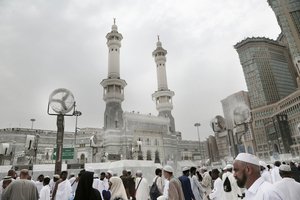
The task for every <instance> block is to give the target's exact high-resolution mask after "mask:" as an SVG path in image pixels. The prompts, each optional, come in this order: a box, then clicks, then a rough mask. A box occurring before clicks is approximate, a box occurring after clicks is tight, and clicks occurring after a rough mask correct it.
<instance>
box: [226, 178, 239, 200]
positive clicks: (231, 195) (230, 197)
mask: <svg viewBox="0 0 300 200" xmlns="http://www.w3.org/2000/svg"><path fill="white" fill-rule="evenodd" d="M226 177H228V179H229V181H230V186H231V192H225V191H224V187H223V185H224V182H225V179H226ZM222 192H223V198H224V200H237V199H240V198H238V195H240V196H241V195H242V192H241V189H240V188H239V186H238V185H237V183H236V179H235V178H234V176H233V174H232V173H231V172H226V173H224V174H223V176H222Z"/></svg>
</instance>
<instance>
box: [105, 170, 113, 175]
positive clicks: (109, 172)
mask: <svg viewBox="0 0 300 200" xmlns="http://www.w3.org/2000/svg"><path fill="white" fill-rule="evenodd" d="M106 173H107V174H110V175H113V174H114V173H113V171H111V170H107V172H106Z"/></svg>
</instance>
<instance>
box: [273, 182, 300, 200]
mask: <svg viewBox="0 0 300 200" xmlns="http://www.w3.org/2000/svg"><path fill="white" fill-rule="evenodd" d="M274 187H275V188H276V190H279V191H280V192H281V193H283V195H284V196H285V197H284V199H288V200H298V199H299V198H300V183H298V182H296V181H295V180H294V179H293V178H283V179H282V180H281V181H278V182H276V183H274Z"/></svg>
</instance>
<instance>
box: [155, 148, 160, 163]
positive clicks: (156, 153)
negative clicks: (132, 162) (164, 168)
mask: <svg viewBox="0 0 300 200" xmlns="http://www.w3.org/2000/svg"><path fill="white" fill-rule="evenodd" d="M154 163H160V159H159V152H158V150H156V151H155V158H154Z"/></svg>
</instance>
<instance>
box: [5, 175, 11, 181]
mask: <svg viewBox="0 0 300 200" xmlns="http://www.w3.org/2000/svg"><path fill="white" fill-rule="evenodd" d="M3 180H12V178H11V176H4V178H3Z"/></svg>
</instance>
